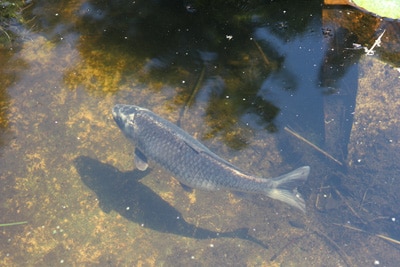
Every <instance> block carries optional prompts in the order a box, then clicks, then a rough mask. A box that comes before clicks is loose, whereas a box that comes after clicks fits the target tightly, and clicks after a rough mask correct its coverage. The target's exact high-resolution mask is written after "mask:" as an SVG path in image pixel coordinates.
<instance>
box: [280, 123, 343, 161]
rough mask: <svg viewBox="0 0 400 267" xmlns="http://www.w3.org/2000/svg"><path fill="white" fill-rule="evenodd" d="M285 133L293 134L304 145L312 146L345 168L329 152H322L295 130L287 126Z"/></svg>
mask: <svg viewBox="0 0 400 267" xmlns="http://www.w3.org/2000/svg"><path fill="white" fill-rule="evenodd" d="M284 129H285V131H287V132H288V133H290V134H292V135H293V136H295V137H297V138H298V139H300V140H301V141H303V142H304V143H306V144H308V145H310V146H311V147H312V148H314V149H315V150H317V151H318V152H320V153H322V154H323V155H324V156H326V157H328V158H330V159H331V160H333V161H334V162H336V163H337V164H339V165H340V166H343V163H342V162H340V161H339V160H337V159H335V158H334V157H333V156H332V155H330V154H329V153H328V152H326V151H324V150H322V149H321V148H319V147H317V146H316V145H314V144H313V143H311V142H310V141H308V140H307V139H305V138H304V137H302V136H301V135H300V134H298V133H296V132H294V131H293V130H291V129H289V128H288V127H286V126H285V128H284Z"/></svg>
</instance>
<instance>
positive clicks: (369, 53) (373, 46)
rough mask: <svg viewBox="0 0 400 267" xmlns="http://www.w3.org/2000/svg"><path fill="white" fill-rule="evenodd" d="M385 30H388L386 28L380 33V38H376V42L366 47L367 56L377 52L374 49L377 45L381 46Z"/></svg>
mask: <svg viewBox="0 0 400 267" xmlns="http://www.w3.org/2000/svg"><path fill="white" fill-rule="evenodd" d="M385 31H386V30H384V31H383V32H382V33H381V35H379V37H378V39H376V41H375V43H374V44H373V45H372V46H371V48H370V49H368V48H366V47H364V50H365V54H366V55H367V56H372V55H374V54H375V51H374V48H375V46H378V47H380V46H381V38H382V36H383V34H384V33H385Z"/></svg>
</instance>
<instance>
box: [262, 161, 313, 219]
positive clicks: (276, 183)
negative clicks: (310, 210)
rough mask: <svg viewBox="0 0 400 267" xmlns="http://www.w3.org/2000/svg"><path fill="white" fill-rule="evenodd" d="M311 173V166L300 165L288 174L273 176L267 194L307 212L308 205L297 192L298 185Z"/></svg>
mask: <svg viewBox="0 0 400 267" xmlns="http://www.w3.org/2000/svg"><path fill="white" fill-rule="evenodd" d="M309 173H310V167H309V166H303V167H300V168H298V169H296V170H294V171H292V172H289V173H288V174H284V175H282V176H279V177H276V178H272V179H270V180H271V184H270V187H269V188H268V189H267V192H266V194H267V196H268V197H270V198H273V199H277V200H280V201H283V202H285V203H287V204H289V205H291V206H293V207H296V208H298V209H300V210H302V211H303V212H306V205H305V203H304V199H303V197H302V196H301V195H300V193H298V192H297V189H296V188H297V187H298V186H300V185H302V184H303V182H304V181H305V180H307V177H308V174H309Z"/></svg>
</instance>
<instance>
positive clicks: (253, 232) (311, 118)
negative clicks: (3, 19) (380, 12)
mask: <svg viewBox="0 0 400 267" xmlns="http://www.w3.org/2000/svg"><path fill="white" fill-rule="evenodd" d="M341 8H342V9H339V8H335V7H322V6H321V5H320V3H319V2H318V1H310V2H307V3H306V4H305V3H303V2H298V3H294V2H293V1H273V2H271V3H266V2H264V1H219V2H213V1H193V2H190V3H189V2H187V1H186V2H185V1H35V2H34V4H33V5H32V6H31V7H30V8H28V9H26V10H25V11H24V12H25V13H24V16H25V17H26V20H27V21H28V24H27V25H25V26H21V25H12V27H13V29H12V30H13V31H15V32H18V34H19V36H20V39H18V40H17V41H16V43H15V45H14V46H13V47H11V48H10V47H9V48H4V49H3V50H2V51H1V54H0V61H1V63H2V64H0V79H1V85H0V93H1V94H0V107H1V109H0V129H1V136H0V138H1V139H0V145H1V150H0V170H1V171H0V183H1V186H0V203H1V205H0V224H3V223H4V224H5V223H11V222H26V223H25V224H20V225H14V226H0V229H1V231H0V265H2V266H3V265H4V266H59V265H60V266H62V265H64V266H76V265H79V266H82V265H84V266H105V265H109V266H224V265H230V266H373V265H379V266H396V264H397V262H398V260H399V256H398V250H399V246H400V245H399V243H400V241H399V240H400V235H399V230H400V226H399V220H400V218H399V216H400V208H399V206H398V205H397V203H398V202H399V192H400V188H399V187H400V184H399V182H398V173H399V166H398V162H400V141H399V140H400V132H399V130H398V129H399V127H398V125H399V121H398V118H400V107H399V103H400V101H399V99H400V90H399V89H400V88H399V85H398V84H399V77H400V73H399V64H400V60H399V57H398V55H399V49H400V47H399V42H398V41H399V35H398V32H399V24H398V23H397V24H396V22H394V21H386V20H382V19H379V18H375V17H373V16H371V15H370V14H364V13H362V12H360V11H357V10H355V9H351V8H348V9H346V8H345V7H341ZM382 33H383V35H382V36H381V39H379V36H380V35H381V34H382ZM376 40H381V42H382V43H381V46H376V47H375V48H374V49H373V50H374V52H375V53H373V55H372V52H371V51H372V50H371V51H369V54H371V55H366V50H368V49H370V48H371V47H372V46H373V44H374V42H375V41H376ZM363 47H366V48H367V49H364V48H363ZM116 103H124V104H135V105H139V106H143V107H146V108H149V109H152V110H153V111H155V112H156V113H158V114H160V115H161V116H163V117H164V118H167V119H169V120H171V121H173V122H176V123H178V124H179V125H180V126H181V127H182V128H183V129H185V130H186V131H188V132H189V133H191V134H192V135H194V136H195V137H196V138H198V139H200V140H202V141H203V142H204V144H206V145H207V146H208V147H210V148H211V149H212V150H213V151H214V152H216V153H217V154H218V155H220V156H221V157H223V158H225V159H227V160H229V161H230V162H232V163H233V164H234V165H236V166H238V167H240V168H241V169H244V170H246V171H249V172H251V173H254V174H256V175H259V176H263V177H271V176H277V175H280V174H283V173H285V172H288V171H290V170H292V169H294V168H296V167H299V166H302V165H310V166H311V174H310V177H309V179H308V181H307V183H306V184H305V185H304V186H303V187H301V188H299V191H300V192H301V193H302V194H303V195H304V197H305V199H306V204H307V214H302V213H300V212H299V211H297V210H295V209H293V208H291V207H289V206H287V205H285V204H282V203H280V202H277V201H273V200H270V199H265V198H262V196H238V195H235V194H232V193H229V192H203V191H199V190H194V191H193V192H188V191H185V190H183V189H182V187H181V186H180V184H179V183H178V182H177V181H176V180H175V179H174V178H173V177H171V176H170V175H168V174H167V173H166V172H164V171H162V170H161V169H159V168H158V167H157V166H151V167H152V168H151V170H149V171H146V172H139V171H137V170H134V164H133V156H132V153H133V147H132V145H130V144H129V142H128V141H127V140H126V139H125V138H124V137H123V135H122V134H121V133H120V131H119V129H118V128H117V126H116V125H115V123H114V121H113V119H112V116H111V108H112V107H113V105H114V104H116Z"/></svg>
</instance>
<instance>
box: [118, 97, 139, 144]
mask: <svg viewBox="0 0 400 267" xmlns="http://www.w3.org/2000/svg"><path fill="white" fill-rule="evenodd" d="M143 110H146V109H144V108H141V107H138V106H134V105H123V104H117V105H115V106H114V107H113V109H112V114H113V118H114V121H115V122H116V123H117V125H118V127H119V128H120V129H121V131H122V132H123V133H124V135H125V136H126V137H128V138H130V139H133V140H134V139H135V128H136V125H135V117H136V115H137V114H138V112H140V111H143Z"/></svg>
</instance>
